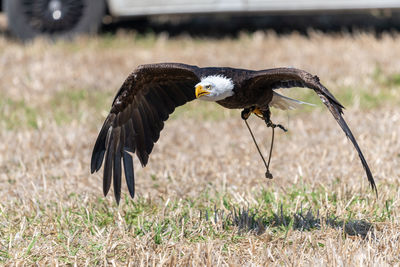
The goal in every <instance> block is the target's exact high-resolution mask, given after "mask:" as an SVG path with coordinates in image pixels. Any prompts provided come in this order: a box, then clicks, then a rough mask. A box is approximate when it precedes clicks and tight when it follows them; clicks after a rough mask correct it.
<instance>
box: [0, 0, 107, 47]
mask: <svg viewBox="0 0 400 267" xmlns="http://www.w3.org/2000/svg"><path fill="white" fill-rule="evenodd" d="M3 10H4V11H5V12H6V13H7V19H8V28H9V30H10V31H11V33H12V34H13V35H14V36H16V37H17V38H19V39H21V40H24V41H26V40H30V39H33V38H35V37H36V36H46V37H50V38H52V39H56V38H70V37H73V36H75V35H77V34H81V33H86V34H88V33H96V32H97V31H98V29H99V27H100V25H101V21H102V18H103V16H104V14H105V10H106V4H105V1H104V0H3Z"/></svg>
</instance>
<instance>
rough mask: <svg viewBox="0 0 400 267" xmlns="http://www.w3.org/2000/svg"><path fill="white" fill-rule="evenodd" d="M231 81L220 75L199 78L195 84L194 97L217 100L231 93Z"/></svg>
mask: <svg viewBox="0 0 400 267" xmlns="http://www.w3.org/2000/svg"><path fill="white" fill-rule="evenodd" d="M233 87H234V85H233V81H232V79H229V78H227V77H225V76H222V75H212V76H206V77H203V78H201V81H200V82H199V83H198V84H196V87H195V88H196V98H198V99H201V100H205V101H219V100H222V99H225V98H227V97H229V96H231V95H233Z"/></svg>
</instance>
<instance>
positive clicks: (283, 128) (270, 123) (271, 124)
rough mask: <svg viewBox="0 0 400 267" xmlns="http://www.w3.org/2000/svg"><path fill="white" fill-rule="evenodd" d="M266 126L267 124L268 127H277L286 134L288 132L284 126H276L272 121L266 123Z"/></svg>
mask: <svg viewBox="0 0 400 267" xmlns="http://www.w3.org/2000/svg"><path fill="white" fill-rule="evenodd" d="M265 123H266V124H267V127H271V128H274V129H275V128H276V127H278V128H280V129H281V130H282V131H284V132H287V131H288V130H287V129H286V128H285V127H284V126H283V125H281V124H275V123H273V122H272V121H266V122H265Z"/></svg>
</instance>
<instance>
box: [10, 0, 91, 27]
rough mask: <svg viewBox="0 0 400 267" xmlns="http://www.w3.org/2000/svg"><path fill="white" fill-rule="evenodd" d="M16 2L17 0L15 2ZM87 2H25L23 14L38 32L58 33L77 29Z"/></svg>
mask: <svg viewBox="0 0 400 267" xmlns="http://www.w3.org/2000/svg"><path fill="white" fill-rule="evenodd" d="M14 1H15V0H14ZM84 2H85V0H23V1H22V6H23V12H24V14H25V16H26V18H27V19H28V23H29V25H30V26H31V27H32V28H33V29H34V30H36V31H39V32H43V33H50V34H51V33H56V32H63V31H68V30H70V29H72V28H74V27H75V25H76V24H77V23H78V22H79V20H80V19H81V17H82V15H83V10H84V8H85V6H86V5H85V3H84Z"/></svg>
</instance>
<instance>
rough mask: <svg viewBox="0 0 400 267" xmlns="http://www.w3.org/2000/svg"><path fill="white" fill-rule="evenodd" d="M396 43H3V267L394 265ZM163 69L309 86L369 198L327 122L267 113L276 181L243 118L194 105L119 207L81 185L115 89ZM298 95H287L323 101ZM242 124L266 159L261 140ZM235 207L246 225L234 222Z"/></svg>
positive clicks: (96, 184) (128, 39)
mask: <svg viewBox="0 0 400 267" xmlns="http://www.w3.org/2000/svg"><path fill="white" fill-rule="evenodd" d="M399 41H400V39H399V37H397V36H389V35H384V36H383V37H382V38H381V39H376V38H374V37H372V36H371V35H367V34H361V33H360V34H355V35H353V36H346V35H345V36H339V35H338V36H331V35H328V36H327V35H322V34H319V33H311V35H310V37H309V38H306V37H304V36H300V35H297V34H291V35H288V36H277V35H275V34H274V33H261V32H257V33H255V34H252V35H246V34H243V35H242V36H241V37H240V38H239V39H235V40H231V39H226V40H220V41H215V40H199V39H190V38H184V37H181V38H178V39H173V40H169V39H168V38H167V37H166V36H163V35H160V36H151V35H150V36H145V37H140V36H136V35H134V34H126V33H121V34H118V35H117V36H103V37H98V38H91V39H89V38H81V39H79V40H77V41H76V42H74V43H63V42H58V43H56V44H49V43H47V42H45V41H40V40H38V41H35V42H34V43H32V44H28V45H25V46H24V45H21V44H18V43H14V42H12V41H9V40H6V39H4V38H0V51H1V54H0V80H1V87H0V112H1V114H0V126H1V128H2V130H1V132H0V138H1V142H0V262H1V263H3V264H6V265H20V264H22V263H25V264H33V263H38V264H48V265H55V264H75V263H76V264H78V265H94V264H98V265H123V264H124V265H130V266H138V265H170V266H175V265H196V266H197V265H208V266H216V265H232V266H236V265H237V266H240V265H266V264H271V265H295V266H297V265H303V266H308V265H310V264H311V265H324V266H325V265H331V266H336V265H376V266H382V265H392V264H396V263H398V262H399V260H400V258H399V255H400V245H399V244H400V242H399V239H400V235H399V233H400V224H399V215H400V214H399V212H400V210H399V201H400V191H399V178H400V171H399V170H400V166H399V165H400V161H399V159H400V154H399V151H400V141H399V140H400V138H399V137H400V128H399V127H398V125H400V116H399V108H398V104H399V99H400V96H399V80H400V79H399V78H398V77H399V73H400V61H399V60H396V59H397V58H400V50H399V49H398V43H399ZM163 61H175V62H185V63H189V64H196V65H200V66H211V65H212V66H233V67H243V68H252V69H262V68H269V67H277V66H295V67H299V68H303V69H306V70H308V71H310V72H312V73H315V74H318V75H319V76H320V77H321V80H322V82H323V83H324V84H325V85H326V86H327V87H328V88H330V90H331V91H332V92H333V94H335V95H338V98H339V100H341V101H343V102H344V103H346V104H347V105H348V110H346V111H345V112H346V113H345V115H346V116H345V117H346V119H347V121H348V123H349V125H350V127H351V128H352V129H353V132H354V134H355V136H356V138H357V140H358V141H359V144H360V146H361V148H362V149H363V151H364V153H365V156H366V158H367V160H368V162H369V164H370V167H371V169H372V172H373V174H374V175H375V178H376V182H377V184H378V190H379V194H380V196H379V198H378V199H376V198H375V197H374V194H373V193H372V192H371V190H370V189H369V187H368V184H367V180H366V177H365V174H364V172H363V169H362V167H361V164H360V162H359V159H358V157H357V154H356V153H355V151H354V149H353V148H352V147H351V145H350V143H349V142H348V141H347V140H346V139H345V137H344V134H343V133H342V132H341V130H340V128H339V126H338V125H336V123H335V121H334V120H333V118H331V115H330V114H329V113H328V111H327V110H325V109H323V108H321V107H316V108H314V109H311V110H309V109H307V111H309V112H294V113H287V112H276V111H273V112H274V114H273V118H274V120H275V121H277V122H280V123H282V124H284V125H286V126H288V128H289V132H288V133H287V134H284V133H280V132H279V133H278V134H277V139H276V143H275V144H276V145H275V150H274V154H273V158H272V163H271V164H272V165H271V166H272V172H273V174H274V176H275V178H274V179H273V180H266V179H265V178H263V177H264V167H263V165H262V163H261V161H260V159H259V156H258V154H257V153H256V150H255V147H254V146H253V144H252V141H251V138H250V136H249V134H248V133H247V130H246V128H245V126H244V125H243V122H242V121H241V119H240V117H239V112H238V111H226V110H224V109H221V108H219V107H217V106H215V105H212V104H205V103H196V102H194V103H191V104H189V105H188V106H187V107H183V108H180V109H179V110H178V112H177V113H176V115H174V116H173V119H171V120H170V121H168V123H167V124H166V127H165V129H164V130H163V132H162V134H161V138H160V141H159V142H158V143H157V145H156V146H155V149H154V151H153V153H152V155H151V159H150V162H149V164H148V166H147V167H146V168H144V169H142V168H140V167H139V165H140V164H138V161H137V160H136V161H135V166H136V170H135V171H136V190H137V197H136V198H135V200H134V201H130V200H129V199H128V198H127V197H126V199H125V200H124V201H122V202H123V203H122V204H121V205H120V206H119V207H117V206H115V204H114V203H113V199H112V197H111V196H108V197H107V198H103V197H102V195H101V194H102V191H101V179H102V178H101V174H96V175H90V174H89V160H90V153H91V149H92V146H93V144H94V141H95V138H96V136H97V133H98V130H99V127H100V126H101V124H102V121H103V119H104V117H105V116H106V114H107V111H108V108H109V105H110V103H111V100H112V97H113V95H114V93H115V92H116V90H117V89H118V87H119V86H120V84H121V83H122V82H123V80H124V78H125V77H126V76H127V75H128V74H129V73H130V72H131V71H132V70H133V69H134V68H135V67H136V66H137V65H139V64H143V63H150V62H163ZM295 90H297V89H295ZM299 91H300V90H299ZM349 91H350V92H351V93H349ZM301 92H302V93H300V94H298V93H296V92H294V94H295V95H297V96H299V97H304V98H306V100H308V101H310V100H309V99H308V98H310V99H311V101H313V102H314V103H317V102H318V101H319V100H318V99H317V98H316V97H315V98H313V97H312V96H310V94H309V93H308V92H307V91H305V90H304V91H301ZM250 123H251V125H252V126H253V128H254V129H255V132H256V136H257V137H258V139H259V141H260V142H261V143H262V144H263V150H264V151H266V150H267V147H268V142H269V138H270V131H269V130H268V129H266V128H265V126H264V125H263V124H262V123H261V122H260V121H258V120H256V119H251V120H250ZM124 192H125V193H126V192H127V189H126V187H124ZM239 209H241V210H242V209H245V210H246V209H249V212H250V213H254V214H255V215H254V214H253V215H246V214H245V215H243V213H242V214H241V215H234V212H233V211H234V210H236V211H238V210H239ZM308 209H310V213H309V217H307V216H306V213H307V211H308ZM214 210H216V212H214ZM301 210H303V213H302V214H303V217H305V219H304V221H305V223H310V222H316V223H315V225H314V224H313V226H312V227H309V228H307V229H308V230H307V229H306V230H304V229H303V230H302V229H301V227H298V226H295V220H293V218H295V217H296V216H297V217H298V218H300V217H301V216H300V215H295V214H299V213H300V211H301ZM231 212H232V215H231V217H229V216H228V215H229V214H230V213H231ZM317 212H319V216H318V217H317ZM220 213H224V214H225V215H224V217H223V218H222V219H221V218H220V219H218V218H219V216H218V215H217V216H215V214H220ZM310 214H311V215H310ZM221 216H222V215H221ZM235 216H236V217H235ZM299 216H300V217H299ZM215 217H217V219H216V218H215ZM248 217H249V218H250V219H254V220H255V221H258V224H257V225H258V226H257V231H255V230H254V229H255V228H254V227H253V228H252V227H250V226H249V225H247V224H246V225H247V226H246V227H244V230H243V229H241V228H243V223H239V222H238V220H240V219H246V218H248ZM235 218H236V221H235ZM317 219H318V220H317ZM366 222H369V224H367V223H366ZM297 223H298V221H297ZM301 225H303V224H301ZM304 225H305V224H304ZM316 225H317V226H316ZM366 225H367V226H366ZM369 225H372V229H369ZM260 227H261V228H260ZM366 227H367V228H366ZM303 228H304V227H303ZM260 229H262V231H261V230H260Z"/></svg>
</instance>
